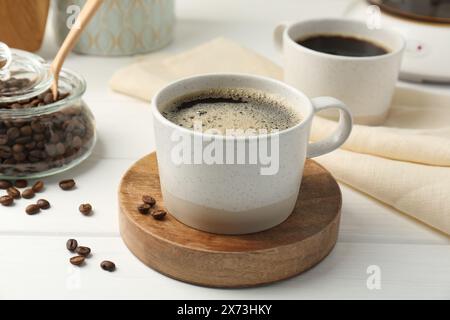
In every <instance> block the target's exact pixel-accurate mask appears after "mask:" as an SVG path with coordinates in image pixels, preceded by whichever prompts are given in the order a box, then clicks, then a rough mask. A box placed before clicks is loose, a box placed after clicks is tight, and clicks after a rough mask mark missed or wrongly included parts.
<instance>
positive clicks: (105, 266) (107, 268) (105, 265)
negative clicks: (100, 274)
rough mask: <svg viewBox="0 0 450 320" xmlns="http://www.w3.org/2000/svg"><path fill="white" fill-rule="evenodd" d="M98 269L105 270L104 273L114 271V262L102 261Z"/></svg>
mask: <svg viewBox="0 0 450 320" xmlns="http://www.w3.org/2000/svg"><path fill="white" fill-rule="evenodd" d="M100 267H101V268H102V269H103V270H105V271H109V272H113V271H115V270H116V265H115V264H114V262H111V261H103V262H102V263H101V264H100Z"/></svg>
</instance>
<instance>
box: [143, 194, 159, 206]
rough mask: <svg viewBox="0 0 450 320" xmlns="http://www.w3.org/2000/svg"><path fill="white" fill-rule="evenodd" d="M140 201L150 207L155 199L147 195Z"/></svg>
mask: <svg viewBox="0 0 450 320" xmlns="http://www.w3.org/2000/svg"><path fill="white" fill-rule="evenodd" d="M142 201H143V202H144V203H146V204H148V205H150V206H152V207H153V206H154V205H155V204H156V200H155V198H153V197H152V196H149V195H144V196H142Z"/></svg>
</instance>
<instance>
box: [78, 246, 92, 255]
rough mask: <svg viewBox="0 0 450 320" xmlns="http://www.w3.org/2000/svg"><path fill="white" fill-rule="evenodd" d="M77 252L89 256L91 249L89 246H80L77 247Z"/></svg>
mask: <svg viewBox="0 0 450 320" xmlns="http://www.w3.org/2000/svg"><path fill="white" fill-rule="evenodd" d="M75 252H76V253H78V254H79V255H80V256H83V257H87V256H88V255H90V254H91V249H90V248H88V247H83V246H79V247H77V248H76V249H75Z"/></svg>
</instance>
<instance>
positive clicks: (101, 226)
mask: <svg viewBox="0 0 450 320" xmlns="http://www.w3.org/2000/svg"><path fill="white" fill-rule="evenodd" d="M134 161H135V160H133V159H100V158H98V157H97V156H95V155H94V156H93V157H92V158H90V159H88V160H87V161H86V162H85V163H83V164H82V165H80V166H79V167H77V168H74V169H72V170H70V171H68V172H66V173H63V174H61V175H58V176H54V177H50V178H47V179H44V181H45V182H46V185H47V187H46V190H45V191H44V192H43V193H40V194H37V195H36V197H35V198H34V199H32V200H25V199H21V200H18V201H16V204H15V206H13V207H10V208H5V207H0V213H1V214H0V235H16V234H21V235H26V234H34V235H36V234H42V235H49V234H53V235H54V234H64V235H69V234H73V233H75V234H81V235H103V236H105V235H118V234H119V230H118V222H117V212H118V211H117V210H118V205H117V197H116V194H117V189H118V186H119V183H120V179H121V177H122V175H123V174H124V173H125V172H126V170H127V169H128V168H129V166H131V165H132V163H134ZM65 178H75V180H76V182H77V186H78V187H77V189H75V190H73V191H70V192H64V191H62V190H61V189H60V188H59V187H58V182H59V181H60V180H63V179H65ZM342 190H343V211H342V221H341V229H340V237H339V240H340V241H342V242H356V243H359V242H373V243H418V244H420V243H424V244H425V243H430V244H450V238H448V237H447V236H444V235H443V234H440V233H438V232H437V231H434V230H432V229H430V228H428V227H426V226H425V225H423V224H421V223H418V222H417V221H415V220H412V219H410V218H408V217H407V216H406V215H404V214H401V213H398V212H396V211H395V210H393V209H390V208H387V207H385V206H384V205H382V204H380V203H378V202H377V201H375V200H373V199H370V198H367V197H365V196H364V195H362V194H360V193H358V192H356V191H354V190H352V189H350V188H348V187H345V186H343V187H342ZM0 194H2V192H0ZM39 198H45V199H47V200H49V201H50V202H51V204H52V208H51V209H50V210H47V211H42V213H41V214H39V215H37V216H28V215H26V214H25V212H24V211H25V207H26V206H27V205H28V204H30V203H32V202H34V201H36V200H37V199H39ZM86 202H88V203H91V204H92V205H93V207H94V210H95V212H94V215H93V216H91V217H84V216H82V215H81V214H80V213H79V212H78V206H79V205H80V204H81V203H86Z"/></svg>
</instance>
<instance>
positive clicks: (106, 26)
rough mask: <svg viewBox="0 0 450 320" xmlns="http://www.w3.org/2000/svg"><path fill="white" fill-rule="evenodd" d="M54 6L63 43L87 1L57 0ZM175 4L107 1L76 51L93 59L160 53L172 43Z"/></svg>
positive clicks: (159, 0)
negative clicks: (75, 10)
mask: <svg viewBox="0 0 450 320" xmlns="http://www.w3.org/2000/svg"><path fill="white" fill-rule="evenodd" d="M53 3H54V19H55V24H54V25H55V31H56V32H55V33H56V37H57V39H58V41H59V42H60V43H62V41H63V40H64V38H65V37H66V35H67V33H68V32H69V28H68V27H67V21H68V19H70V18H71V16H73V13H72V12H71V13H68V12H67V8H68V7H69V6H71V5H76V6H78V7H79V8H82V7H83V5H84V3H85V0H57V1H53ZM174 23H175V0H105V1H104V3H103V5H102V7H101V8H100V9H99V11H98V12H97V14H96V16H95V17H94V18H93V19H92V20H91V22H90V23H89V25H88V27H87V28H86V30H85V31H84V32H83V34H82V36H81V38H80V41H79V42H78V44H77V45H76V46H75V48H74V51H76V52H78V53H84V54H92V55H109V56H120V55H134V54H142V53H146V52H150V51H153V50H157V49H160V48H162V47H164V46H166V45H167V44H169V42H170V41H171V40H172V37H173V28H174Z"/></svg>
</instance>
